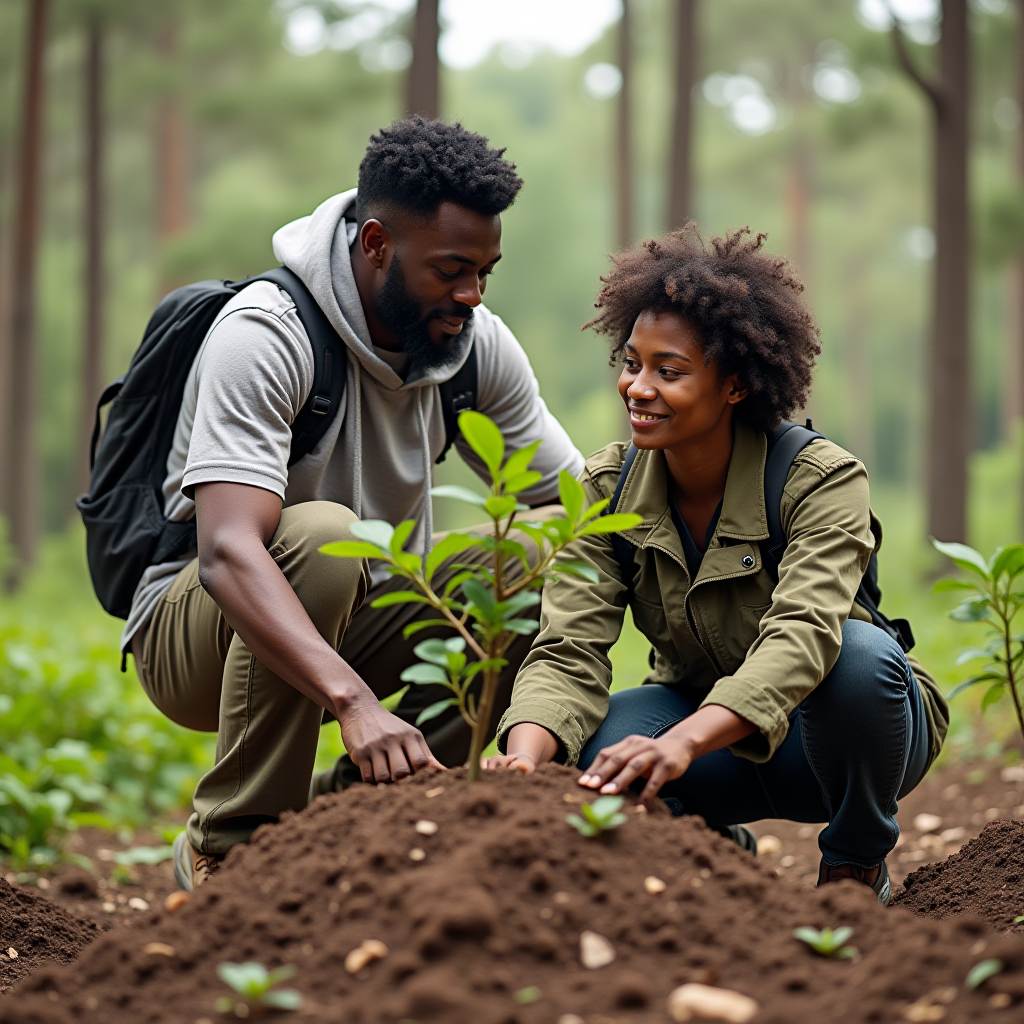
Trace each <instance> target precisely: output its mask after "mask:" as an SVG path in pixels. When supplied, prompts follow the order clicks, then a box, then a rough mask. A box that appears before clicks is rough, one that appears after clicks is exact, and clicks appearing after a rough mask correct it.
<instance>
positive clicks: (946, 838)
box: [939, 825, 967, 843]
mask: <svg viewBox="0 0 1024 1024" xmlns="http://www.w3.org/2000/svg"><path fill="white" fill-rule="evenodd" d="M965 835H967V829H965V828H963V827H961V826H960V825H957V827H956V828H947V829H946V831H945V832H943V833H942V835H940V836H939V838H940V839H941V840H942V841H943V842H944V843H955V842H957V841H958V840H960V839H963V837H964V836H965Z"/></svg>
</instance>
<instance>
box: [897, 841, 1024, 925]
mask: <svg viewBox="0 0 1024 1024" xmlns="http://www.w3.org/2000/svg"><path fill="white" fill-rule="evenodd" d="M903 888H904V891H903V892H902V893H900V894H899V896H897V898H896V900H895V901H894V902H896V903H898V904H899V905H900V906H902V907H906V908H907V909H908V910H912V911H913V912H914V913H915V914H926V915H928V916H929V917H955V916H956V915H958V914H978V915H980V916H981V917H983V918H984V919H985V920H986V921H988V922H989V923H990V924H992V925H994V926H995V927H996V928H999V929H1002V930H1012V931H1019V932H1024V922H1019V923H1017V924H1014V918H1017V917H1021V916H1024V821H993V822H992V823H991V824H989V825H986V826H985V828H984V829H983V830H982V832H981V835H979V836H978V837H977V839H972V840H971V841H970V842H969V843H967V844H965V845H964V846H962V847H961V848H960V850H959V852H957V853H955V854H953V856H952V857H948V858H947V859H946V860H943V861H939V862H938V863H935V864H926V865H925V866H924V867H922V868H918V869H917V871H915V872H914V873H913V874H911V875H908V876H907V877H906V878H905V879H904V880H903Z"/></svg>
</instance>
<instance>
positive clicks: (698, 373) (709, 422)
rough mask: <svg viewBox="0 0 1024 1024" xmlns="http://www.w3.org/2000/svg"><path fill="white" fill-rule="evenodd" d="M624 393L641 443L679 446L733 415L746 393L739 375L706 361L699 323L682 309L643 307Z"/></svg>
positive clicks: (622, 381) (629, 347)
mask: <svg viewBox="0 0 1024 1024" xmlns="http://www.w3.org/2000/svg"><path fill="white" fill-rule="evenodd" d="M624 355H625V362H624V364H623V367H622V372H621V373H620V374H619V394H620V395H621V396H622V400H623V401H624V402H625V403H626V408H627V409H628V410H629V423H630V426H631V427H632V429H633V444H635V445H636V446H637V448H645V449H651V448H674V447H676V446H677V445H681V444H682V445H685V444H686V443H687V442H692V441H695V440H698V439H701V438H703V437H705V436H706V435H708V434H710V433H712V432H714V430H715V428H716V427H719V428H721V426H722V425H723V420H724V421H725V423H726V424H728V423H730V422H731V420H732V407H733V406H734V405H735V404H736V403H737V402H740V401H742V400H743V399H744V398H745V397H746V394H747V391H746V388H741V387H740V386H739V384H738V382H737V380H736V378H735V376H730V377H726V378H724V379H723V380H719V378H718V365H717V363H716V362H714V361H712V362H711V363H710V364H709V365H707V366H705V365H704V353H703V352H702V351H701V347H700V345H699V343H698V336H697V334H696V331H695V329H694V327H693V326H692V325H691V323H690V322H689V321H688V320H686V319H685V318H684V317H681V316H679V315H678V314H677V313H669V312H666V313H642V314H641V315H640V316H639V317H638V318H637V321H636V323H635V324H634V325H633V333H632V334H631V335H630V337H629V341H627V342H626V349H625V353H624Z"/></svg>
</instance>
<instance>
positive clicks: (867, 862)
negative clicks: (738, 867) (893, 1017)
mask: <svg viewBox="0 0 1024 1024" xmlns="http://www.w3.org/2000/svg"><path fill="white" fill-rule="evenodd" d="M699 706H700V701H699V699H695V698H694V697H692V696H688V695H687V694H686V693H684V692H681V691H680V690H676V689H672V688H670V687H667V686H656V685H649V686H638V687H636V688H635V689H632V690H623V691H620V692H619V693H615V694H612V698H611V705H610V707H609V709H608V717H607V718H605V720H604V722H603V723H602V724H601V726H600V728H599V729H598V730H597V732H596V733H595V734H594V736H593V737H591V739H590V741H589V742H588V743H587V745H586V747H584V749H583V753H582V754H581V756H580V760H579V764H580V767H581V768H587V767H589V765H590V764H591V763H592V762H593V760H594V758H595V757H596V756H597V753H598V751H600V750H602V749H603V748H604V747H608V746H611V745H612V744H613V743H617V742H618V741H619V740H621V739H624V738H625V737H626V736H635V735H640V736H660V735H661V734H662V733H664V732H667V731H668V730H669V729H671V728H672V726H674V725H677V724H678V723H679V722H681V721H682V720H683V719H684V718H687V717H688V716H690V715H692V714H693V713H694V711H696V710H697V708H698V707H699ZM928 748H929V736H928V723H927V720H926V718H925V714H924V705H923V703H922V700H921V693H920V691H919V689H918V684H917V680H916V679H915V678H914V674H913V672H912V671H911V670H910V666H909V665H908V664H907V659H906V657H905V656H904V654H903V651H901V650H900V648H899V647H898V646H897V644H896V643H895V642H894V641H893V640H892V639H891V638H890V637H889V636H888V635H887V634H886V633H884V632H883V631H882V630H880V629H878V628H877V627H875V626H873V625H871V624H870V623H867V622H861V621H859V620H856V619H851V620H849V621H848V622H847V623H846V625H845V626H843V647H842V652H841V653H840V655H839V660H838V661H837V662H836V664H835V667H834V668H833V669H832V671H831V672H830V673H829V674H828V675H827V676H826V677H825V679H824V680H823V681H822V683H821V685H820V686H818V687H817V688H816V689H815V690H814V692H813V693H811V694H810V695H809V696H808V697H807V698H806V699H805V700H804V701H803V703H801V704H800V705H799V706H798V707H797V708H796V710H794V711H793V713H792V714H791V715H790V717H789V734H788V735H787V736H786V738H785V740H783V742H782V745H781V746H780V747H779V749H778V750H776V751H775V754H774V756H773V757H772V758H771V759H770V760H769V761H766V762H765V763H763V764H755V763H754V762H753V761H750V760H747V759H746V758H743V757H737V756H735V755H734V754H732V753H730V752H729V751H728V750H716V751H715V752H714V753H711V754H705V755H704V756H703V757H699V758H697V759H696V760H695V761H694V762H693V764H691V765H690V768H689V769H688V771H687V772H686V773H685V774H684V775H683V776H682V777H681V778H678V779H674V780H673V781H671V782H668V783H666V784H665V785H664V786H662V788H661V791H660V794H659V795H660V796H661V797H662V798H664V799H665V800H666V801H667V803H668V804H669V806H670V807H671V808H672V811H673V813H675V814H699V815H700V816H701V817H702V818H704V820H705V821H706V822H707V823H708V825H710V826H711V827H713V828H715V827H719V826H722V825H736V824H740V823H741V822H747V821H756V820H757V819H759V818H788V819H789V820H791V821H806V822H818V821H827V822H828V826H827V827H826V828H825V829H824V830H823V831H822V833H821V835H820V836H819V837H818V846H819V848H820V849H821V854H822V857H823V858H824V859H825V862H826V863H827V864H857V865H860V866H861V867H865V868H870V867H873V866H874V865H875V864H877V863H878V862H879V861H881V860H883V859H884V858H885V856H886V855H887V854H888V853H889V851H890V850H891V849H892V848H893V847H894V846H895V845H896V840H897V839H898V838H899V834H900V830H899V826H898V825H897V824H896V817H895V815H896V810H897V804H896V801H897V799H898V798H899V797H902V796H904V795H905V794H907V793H909V792H910V791H911V790H912V789H913V788H914V787H915V786H916V785H917V784H918V783H919V782H920V781H921V779H922V778H923V777H924V773H925V770H926V764H927V759H928ZM638 788H639V787H638Z"/></svg>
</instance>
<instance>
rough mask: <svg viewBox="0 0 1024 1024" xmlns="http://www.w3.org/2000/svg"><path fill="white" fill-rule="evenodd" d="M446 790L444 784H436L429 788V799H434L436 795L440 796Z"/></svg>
mask: <svg viewBox="0 0 1024 1024" xmlns="http://www.w3.org/2000/svg"><path fill="white" fill-rule="evenodd" d="M443 792H444V786H435V787H434V788H433V789H428V790H427V799H428V800H433V799H434V797H435V796H440V795H441V794H442V793H443Z"/></svg>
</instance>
